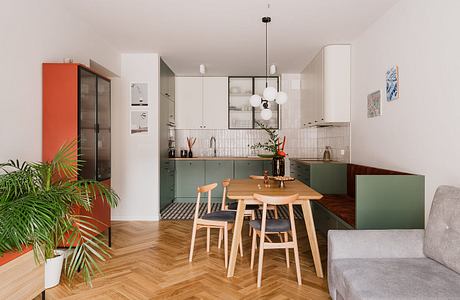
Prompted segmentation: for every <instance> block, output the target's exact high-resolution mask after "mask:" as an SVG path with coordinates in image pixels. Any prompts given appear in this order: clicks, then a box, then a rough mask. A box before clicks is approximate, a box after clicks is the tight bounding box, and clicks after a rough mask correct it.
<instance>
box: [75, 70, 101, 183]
mask: <svg viewBox="0 0 460 300" xmlns="http://www.w3.org/2000/svg"><path fill="white" fill-rule="evenodd" d="M79 72H80V91H79V92H80V99H79V101H80V103H79V110H80V112H79V143H78V144H79V148H80V157H79V159H81V160H83V163H82V166H81V170H80V174H79V178H82V179H96V130H95V126H96V86H97V77H96V75H94V74H93V73H90V72H88V71H86V70H84V69H80V71H79Z"/></svg>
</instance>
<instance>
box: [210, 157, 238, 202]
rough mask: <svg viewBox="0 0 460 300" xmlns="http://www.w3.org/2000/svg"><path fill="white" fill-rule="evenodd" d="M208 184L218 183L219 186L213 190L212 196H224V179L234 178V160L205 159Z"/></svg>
mask: <svg viewBox="0 0 460 300" xmlns="http://www.w3.org/2000/svg"><path fill="white" fill-rule="evenodd" d="M205 174H206V179H205V182H206V184H210V183H214V182H215V183H217V187H216V188H215V189H214V190H213V191H212V197H222V193H223V188H222V180H224V179H228V178H230V179H232V178H233V161H232V160H221V161H216V160H207V161H205Z"/></svg>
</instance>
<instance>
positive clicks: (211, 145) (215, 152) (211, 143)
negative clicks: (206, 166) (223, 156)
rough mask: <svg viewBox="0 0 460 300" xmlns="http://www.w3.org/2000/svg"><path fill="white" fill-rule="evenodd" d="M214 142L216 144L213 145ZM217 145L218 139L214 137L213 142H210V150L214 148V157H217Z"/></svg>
mask: <svg viewBox="0 0 460 300" xmlns="http://www.w3.org/2000/svg"><path fill="white" fill-rule="evenodd" d="M213 141H214V143H213ZM216 144H217V142H216V138H215V137H213V136H212V137H211V140H210V141H209V148H214V157H216V156H217V150H216Z"/></svg>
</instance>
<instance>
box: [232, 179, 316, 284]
mask: <svg viewBox="0 0 460 300" xmlns="http://www.w3.org/2000/svg"><path fill="white" fill-rule="evenodd" d="M254 194H261V195H266V196H289V195H293V194H298V195H299V197H298V199H297V200H296V201H295V202H294V203H293V204H295V205H301V207H302V212H303V217H304V221H305V227H306V230H307V235H308V241H309V243H310V249H311V253H312V256H313V262H314V265H315V270H316V276H318V277H320V278H323V269H322V266H321V257H320V253H319V248H318V240H317V238H316V230H315V223H314V221H313V214H312V211H311V206H310V201H315V200H318V199H321V198H322V197H323V195H321V194H320V193H318V192H317V191H315V190H313V189H312V188H311V187H309V186H308V185H306V184H304V183H303V182H301V181H299V180H294V181H288V182H285V183H284V187H280V184H279V182H276V181H270V182H269V184H267V185H266V184H264V180H263V179H232V180H231V181H230V184H229V185H228V188H227V198H228V199H230V200H233V201H238V207H237V211H236V218H235V224H234V227H233V230H234V231H233V239H232V247H231V250H230V260H229V265H228V270H227V277H233V274H234V272H235V265H236V257H237V251H238V246H239V241H240V237H241V229H242V228H243V222H244V210H245V208H246V205H248V204H262V203H261V202H260V201H257V200H256V199H254Z"/></svg>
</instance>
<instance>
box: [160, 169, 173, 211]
mask: <svg viewBox="0 0 460 300" xmlns="http://www.w3.org/2000/svg"><path fill="white" fill-rule="evenodd" d="M174 169H175V162H174V161H162V162H161V168H160V211H161V210H163V209H164V208H165V207H166V206H168V205H169V204H170V203H172V202H173V200H174V197H175V194H174V187H175V175H174V173H175V170H174Z"/></svg>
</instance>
